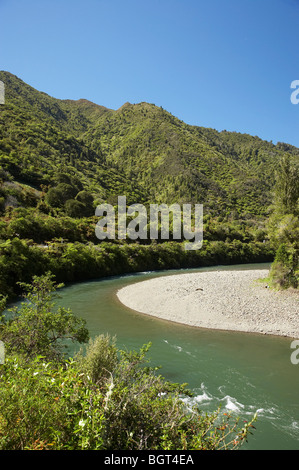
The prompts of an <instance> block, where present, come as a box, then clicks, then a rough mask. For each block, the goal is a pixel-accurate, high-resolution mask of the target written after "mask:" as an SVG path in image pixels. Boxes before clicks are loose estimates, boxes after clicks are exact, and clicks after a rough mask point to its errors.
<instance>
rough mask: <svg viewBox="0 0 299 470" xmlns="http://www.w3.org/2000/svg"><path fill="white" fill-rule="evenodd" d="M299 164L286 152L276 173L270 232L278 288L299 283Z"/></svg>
mask: <svg viewBox="0 0 299 470" xmlns="http://www.w3.org/2000/svg"><path fill="white" fill-rule="evenodd" d="M298 181H299V164H298V160H295V158H292V157H291V156H289V155H284V156H283V157H282V158H281V160H280V162H279V166H278V171H277V174H276V184H275V195H274V210H273V214H272V216H271V217H270V221H269V234H270V239H271V241H272V243H273V244H274V246H275V248H276V256H275V260H274V263H273V264H272V266H271V270H270V281H271V283H272V285H273V286H275V287H278V288H288V287H295V288H297V287H298V284H299V268H298V263H299V184H298Z"/></svg>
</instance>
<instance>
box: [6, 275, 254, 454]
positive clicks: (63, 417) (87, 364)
mask: <svg viewBox="0 0 299 470" xmlns="http://www.w3.org/2000/svg"><path fill="white" fill-rule="evenodd" d="M23 288H25V289H26V290H25V301H24V302H23V303H22V305H21V306H19V309H18V311H16V309H14V310H13V311H12V312H6V315H5V317H4V316H3V317H2V319H1V323H0V339H1V340H2V341H4V342H5V345H6V347H7V350H6V358H5V363H4V364H2V365H0V449H1V450H114V451H115V450H120V449H121V450H176V451H177V450H220V449H238V448H239V447H240V446H242V444H243V443H244V442H245V441H246V440H247V438H248V437H249V435H250V433H251V432H252V430H253V428H254V426H253V422H254V421H255V417H254V416H253V417H252V420H250V421H249V422H240V420H239V419H238V418H237V419H236V417H234V416H230V415H228V414H223V413H221V411H220V409H219V410H216V411H215V413H211V414H208V415H205V414H202V413H201V412H200V410H199V409H198V408H197V407H194V408H192V409H190V408H188V409H187V408H186V405H185V402H184V400H183V398H186V397H191V396H192V394H191V392H190V391H189V390H188V389H187V386H186V384H181V385H180V384H175V383H172V382H169V381H168V380H166V379H165V378H164V377H163V376H162V375H161V374H160V373H159V372H158V370H159V369H158V368H157V367H153V366H151V365H150V364H149V359H148V357H147V354H148V350H149V348H150V344H148V345H144V346H143V347H142V348H141V349H140V351H123V350H119V349H117V347H116V345H115V339H114V338H111V337H109V336H108V335H100V336H98V337H96V338H95V339H93V340H91V339H89V337H88V331H87V329H86V327H85V324H84V322H83V320H80V319H79V318H76V317H75V316H74V315H73V314H72V312H71V311H70V310H67V309H62V308H57V307H56V306H55V303H54V300H55V295H56V286H55V284H54V281H53V276H51V275H50V274H47V275H45V276H42V277H34V281H33V283H32V285H23ZM3 307H4V305H2V308H3ZM67 341H76V342H79V343H81V344H86V345H87V347H86V349H84V350H83V349H82V350H80V352H79V353H78V354H77V355H75V357H73V358H71V359H70V358H69V357H68V355H67V352H66V351H65V349H63V346H64V347H66V346H67V344H68V343H67Z"/></svg>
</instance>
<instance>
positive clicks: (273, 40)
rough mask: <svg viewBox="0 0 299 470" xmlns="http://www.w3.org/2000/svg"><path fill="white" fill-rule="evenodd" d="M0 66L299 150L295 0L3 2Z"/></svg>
mask: <svg viewBox="0 0 299 470" xmlns="http://www.w3.org/2000/svg"><path fill="white" fill-rule="evenodd" d="M0 19H1V23H0V24H1V28H0V69H1V70H7V71H9V72H11V73H13V74H15V75H17V76H18V77H19V78H21V79H22V80H24V81H25V82H27V83H28V84H30V85H31V86H33V87H34V88H36V89H38V90H40V91H44V92H46V93H48V94H49V95H51V96H54V97H56V98H62V99H64V98H70V99H79V98H86V99H89V100H91V101H94V102H95V103H97V104H101V105H104V106H107V107H108V108H112V109H117V108H119V107H120V106H122V105H123V104H124V103H125V102H126V101H129V102H131V103H138V102H141V101H147V102H149V103H154V104H156V105H157V106H162V107H163V108H164V109H166V110H167V111H169V112H171V113H172V114H174V115H175V116H177V117H178V118H180V119H182V120H183V121H185V122H186V123H188V124H193V125H199V126H205V127H212V128H214V129H218V130H223V129H226V130H230V131H237V132H245V133H249V134H252V135H257V136H259V137H261V138H262V139H265V140H272V141H273V142H274V143H276V142H277V141H283V142H288V143H290V144H293V145H296V146H298V147H299V104H298V105H293V104H292V103H291V101H290V96H291V92H292V90H291V88H290V85H291V82H292V81H293V80H299V0H227V1H225V0H84V1H83V0H26V1H25V0H0Z"/></svg>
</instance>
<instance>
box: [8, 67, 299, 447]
mask: <svg viewBox="0 0 299 470" xmlns="http://www.w3.org/2000/svg"><path fill="white" fill-rule="evenodd" d="M0 81H2V82H3V83H4V85H5V104H1V105H0V295H1V297H0V308H1V310H4V309H5V307H6V305H7V302H10V301H12V300H15V299H16V297H17V296H20V295H21V294H23V293H24V292H25V300H26V301H25V302H24V303H23V304H22V306H21V308H20V310H18V311H16V310H15V309H13V310H12V311H11V312H10V315H9V316H8V317H7V315H5V316H2V317H1V321H0V340H2V341H4V342H5V345H6V347H7V351H6V352H7V357H6V366H5V368H1V369H0V380H1V387H0V398H1V400H0V448H2V449H51V448H52V449H105V450H107V449H130V450H131V449H139V450H140V449H148V448H151V449H165V450H171V449H175V450H178V449H216V448H217V449H219V448H237V447H239V446H240V445H241V444H242V443H243V442H244V440H245V439H246V438H247V436H248V434H249V432H250V430H251V427H252V422H250V423H247V424H245V425H244V426H243V427H242V426H241V427H239V426H238V423H235V422H231V420H230V417H229V416H220V415H219V411H218V412H216V413H215V414H214V415H210V416H206V417H203V416H201V415H200V414H199V413H198V410H194V413H191V415H190V414H189V415H186V413H185V411H184V407H183V403H182V402H181V401H180V396H181V394H185V393H190V392H188V391H187V390H186V389H185V388H184V387H183V386H179V385H177V384H171V383H169V382H168V381H166V380H165V379H164V378H163V377H162V376H160V375H157V373H156V369H153V368H151V367H149V366H147V365H146V359H145V356H146V353H147V351H148V346H144V347H143V348H142V349H141V350H140V352H130V353H128V352H125V351H119V350H117V348H116V346H115V343H114V341H113V339H112V338H109V337H105V336H100V337H99V338H96V339H95V340H94V341H91V340H89V336H88V331H87V330H86V328H85V325H84V324H83V322H82V321H81V320H80V319H77V318H75V317H74V316H73V315H72V312H70V311H69V310H65V309H59V310H58V311H54V303H53V297H54V296H55V292H56V289H57V285H56V282H57V283H68V282H78V281H82V280H87V279H95V278H100V277H106V276H111V275H117V274H122V273H129V272H138V271H144V270H159V269H173V268H188V267H201V266H211V265H218V264H239V263H255V262H273V263H272V267H271V270H270V275H269V279H268V280H267V282H268V284H269V286H270V287H272V288H292V289H293V288H297V287H298V252H299V246H298V243H299V241H298V240H299V223H298V216H299V206H298V196H299V185H298V173H299V171H298V167H299V149H297V148H295V147H293V146H291V145H288V144H286V143H277V144H276V145H274V144H273V143H272V142H266V141H263V140H261V139H260V138H258V137H256V136H255V137H254V136H250V135H245V134H238V133H234V132H227V131H223V132H218V131H216V130H213V129H206V128H202V127H198V126H191V125H187V124H185V123H184V122H182V121H181V120H179V119H178V118H176V117H174V116H173V115H171V114H170V113H169V112H167V111H165V110H164V109H162V108H161V107H157V106H155V105H154V104H149V103H145V102H143V103H138V104H130V103H126V104H124V105H123V106H122V107H121V108H119V109H118V110H112V109H107V108H105V107H102V106H100V105H97V104H94V103H91V102H89V101H87V100H84V99H80V100H78V101H73V100H58V99H55V98H53V97H50V96H48V95H47V94H45V93H43V92H40V91H37V90H35V89H34V88H32V87H31V86H29V85H27V84H26V83H24V82H23V81H22V80H21V79H19V78H18V77H16V76H14V75H12V74H11V73H8V72H0ZM118 196H126V199H127V204H134V203H142V204H143V205H144V206H145V207H148V206H149V205H150V204H154V203H157V204H159V203H164V204H172V203H178V204H187V203H189V204H203V208H204V219H203V224H204V236H203V245H202V248H201V249H199V250H194V251H192V250H191V251H187V250H185V249H184V240H183V239H175V238H174V237H173V236H172V230H170V239H169V240H163V239H162V237H159V238H158V239H155V240H150V239H145V240H144V239H137V240H130V239H129V238H127V239H125V240H118V239H117V237H116V239H115V240H102V241H101V240H99V239H98V238H97V237H96V234H95V227H96V224H97V222H98V217H96V215H95V210H96V207H97V206H98V205H99V204H102V203H108V204H110V205H112V206H114V207H116V204H117V200H118V199H117V198H118ZM53 278H54V279H55V282H54V280H53ZM58 287H59V286H58ZM65 339H68V340H71V341H77V342H79V343H87V342H88V341H89V343H88V348H87V351H86V353H85V354H83V353H80V354H79V355H78V357H76V358H73V359H71V360H69V359H66V357H67V356H65V355H64V354H63V353H62V352H61V350H60V346H61V344H62V343H63V341H64V340H65ZM61 341H62V343H61ZM162 395H163V396H164V395H165V398H163V400H161V399H160V397H161V396H162ZM49 411H50V412H49ZM132 416H134V420H132ZM135 418H136V419H135ZM219 419H220V421H219ZM216 423H217V424H216ZM219 423H220V424H219ZM232 436H234V437H232Z"/></svg>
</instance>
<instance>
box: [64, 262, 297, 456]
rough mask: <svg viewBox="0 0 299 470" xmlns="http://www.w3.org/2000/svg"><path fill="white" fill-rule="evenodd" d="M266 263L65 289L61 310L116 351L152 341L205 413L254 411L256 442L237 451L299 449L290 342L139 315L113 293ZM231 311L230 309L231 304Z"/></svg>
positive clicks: (157, 359) (157, 356)
mask: <svg viewBox="0 0 299 470" xmlns="http://www.w3.org/2000/svg"><path fill="white" fill-rule="evenodd" d="M268 267H269V265H268V264H255V265H245V266H244V265H242V266H233V267H232V266H230V267H224V266H222V267H219V266H217V267H213V268H204V269H196V270H195V269H192V270H180V271H166V272H165V271H164V272H153V273H139V274H134V275H127V276H119V277H114V278H109V279H102V280H97V281H92V282H83V283H80V284H73V285H71V286H68V287H65V288H64V289H62V291H61V292H60V294H61V299H60V301H59V303H60V304H61V305H64V306H67V307H70V308H71V309H72V310H73V312H74V313H76V314H77V315H78V316H80V317H83V318H85V320H86V321H87V327H88V329H89V332H90V336H91V337H94V336H96V335H99V334H102V333H109V334H111V335H112V336H114V335H115V336H116V337H117V345H118V346H119V347H120V348H126V349H130V350H132V349H138V350H139V348H140V347H141V346H142V345H143V344H145V343H148V342H151V343H152V347H151V349H150V351H149V353H148V354H149V357H150V358H151V362H152V364H153V365H159V366H161V367H162V368H161V371H160V372H161V374H162V375H163V376H164V377H166V378H168V379H170V380H172V381H173V382H180V383H186V382H187V383H188V384H189V388H191V389H192V390H193V391H194V393H195V397H194V401H195V402H196V403H197V404H198V406H199V407H200V409H201V410H202V411H207V412H209V411H210V412H211V411H214V410H216V409H217V408H218V406H219V405H221V406H222V411H223V412H227V411H229V412H232V413H234V414H236V416H240V417H241V419H242V420H248V419H250V418H251V417H252V416H253V414H254V413H255V412H256V411H257V414H258V420H257V422H256V430H255V432H254V434H253V436H250V438H249V441H248V443H247V444H246V445H245V446H244V447H242V449H262V450H267V449H281V450H285V449H290V450H298V449H299V365H293V364H292V363H291V360H290V356H291V353H292V350H291V348H290V345H291V342H292V339H291V338H283V337H275V336H266V335H259V334H247V333H238V332H226V331H216V330H208V329H201V328H193V327H188V326H184V325H179V324H175V323H171V322H166V321H164V320H159V319H156V318H153V317H149V316H146V315H142V314H139V313H137V312H134V311H131V310H130V309H128V308H127V307H125V306H124V305H122V304H121V303H120V302H119V301H118V299H117V297H116V292H117V290H118V289H120V288H122V287H124V286H126V285H128V284H131V283H135V282H139V281H143V280H146V279H150V278H152V277H157V276H165V275H171V274H177V273H184V272H195V271H208V270H215V269H217V270H219V269H223V270H226V269H252V268H254V269H259V268H268ZM228 308H229V306H228Z"/></svg>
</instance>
